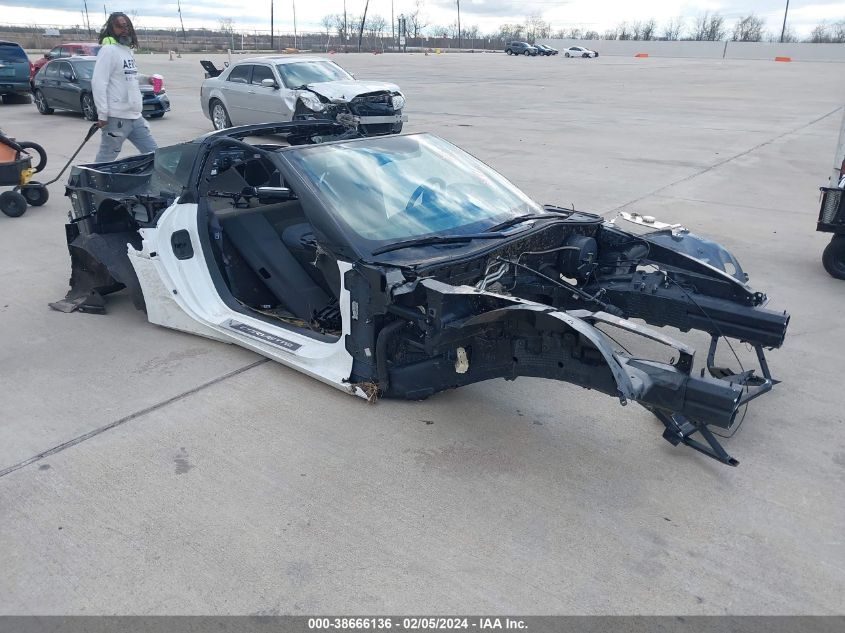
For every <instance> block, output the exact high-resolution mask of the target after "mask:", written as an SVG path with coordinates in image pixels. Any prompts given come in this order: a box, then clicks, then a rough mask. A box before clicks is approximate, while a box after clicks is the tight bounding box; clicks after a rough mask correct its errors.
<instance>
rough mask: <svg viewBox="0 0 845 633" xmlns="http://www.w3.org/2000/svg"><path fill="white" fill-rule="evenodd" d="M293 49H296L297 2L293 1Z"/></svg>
mask: <svg viewBox="0 0 845 633" xmlns="http://www.w3.org/2000/svg"><path fill="white" fill-rule="evenodd" d="M293 47H294V48H296V0H294V1H293Z"/></svg>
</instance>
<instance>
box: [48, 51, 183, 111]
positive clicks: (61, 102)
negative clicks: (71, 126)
mask: <svg viewBox="0 0 845 633" xmlns="http://www.w3.org/2000/svg"><path fill="white" fill-rule="evenodd" d="M96 62H97V58H96V57H90V56H80V57H67V58H64V59H54V60H51V61H50V62H48V63H47V65H46V66H44V67H43V68H42V69H41V70H39V71H38V72H37V73H36V74H35V79H33V81H32V84H33V90H34V92H33V97H34V99H35V107H37V108H38V111H39V112H40V113H41V114H53V111H54V110H70V111H71V112H81V113H82V115H83V116H84V117H85V118H86V119H88V120H89V121H96V120H97V107H96V106H95V105H94V95H93V94H92V91H91V77H92V75H93V74H94V64H95V63H96ZM141 96H142V97H143V112H142V114H143V116H144V117H145V118H149V119H159V118H161V117H163V116H164V113H165V112H168V111H169V110H170V99H169V98H168V96H167V92H166V91H165V90H164V88H163V87H162V88H160V89H159V90H158V91H156V90H155V89H154V88H153V86H151V85H141Z"/></svg>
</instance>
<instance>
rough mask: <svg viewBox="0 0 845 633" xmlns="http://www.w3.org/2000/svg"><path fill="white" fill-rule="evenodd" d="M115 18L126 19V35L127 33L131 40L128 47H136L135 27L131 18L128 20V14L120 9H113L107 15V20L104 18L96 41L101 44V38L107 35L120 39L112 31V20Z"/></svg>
mask: <svg viewBox="0 0 845 633" xmlns="http://www.w3.org/2000/svg"><path fill="white" fill-rule="evenodd" d="M117 18H123V19H124V20H126V22H127V24H129V28H128V29H126V35H128V36H129V39H131V40H132V41H131V43H130V44H129V46H130V48H138V36H137V35H136V34H135V27H134V26H133V25H132V20H130V19H129V16H128V15H126V14H125V13H123V12H122V11H115V12H114V13H112V14H111V15H110V16H109V18H108V20H106V23H105V24H104V25H103V30H102V31H100V36H99V38H98V40H97V41H98V42H99V43H100V44H102V43H103V40H104V39H106V38H107V37H111V38H114V39H115V40H117V41H120V38H119V36H118V35H117V34H116V33H115V32H114V22H115V20H117Z"/></svg>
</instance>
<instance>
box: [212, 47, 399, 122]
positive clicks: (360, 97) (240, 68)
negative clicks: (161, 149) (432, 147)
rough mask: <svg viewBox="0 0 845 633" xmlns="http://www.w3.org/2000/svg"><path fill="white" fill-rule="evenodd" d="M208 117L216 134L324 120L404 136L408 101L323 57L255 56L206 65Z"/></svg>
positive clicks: (384, 85) (390, 88) (390, 87)
mask: <svg viewBox="0 0 845 633" xmlns="http://www.w3.org/2000/svg"><path fill="white" fill-rule="evenodd" d="M201 63H202V65H203V67H204V68H205V69H206V76H207V78H206V80H205V81H203V83H202V86H201V87H200V103H201V105H202V109H203V113H204V114H205V116H207V117H208V118H209V119H211V123H212V125H214V129H215V130H222V129H225V128H228V127H232V126H237V125H249V124H255V123H266V122H267V121H291V120H294V119H300V120H302V119H322V120H328V121H335V122H338V123H342V124H344V125H346V126H348V127H357V128H358V131H359V132H360V133H362V134H364V135H365V136H376V135H379V134H398V133H399V132H401V131H402V124H403V122H405V121H407V120H408V117H407V115H405V114H403V110H404V108H405V97H404V95H403V94H402V92H401V91H400V90H399V87H398V86H397V85H395V84H391V83H385V82H383V81H359V80H357V79H355V78H354V77H353V76H352V75H351V74H349V73H348V72H346V71H345V70H344V69H343V68H341V67H340V66H338V65H337V64H335V63H334V62H333V61H331V60H329V59H324V58H322V57H299V56H295V57H294V56H291V55H268V56H266V57H251V58H249V59H244V60H241V61H239V62H237V63H236V64H232V65H231V66H228V67H226V68H224V69H223V70H219V69H217V68H215V67H214V65H213V64H212V63H211V62H210V61H207V60H203V61H202V62H201Z"/></svg>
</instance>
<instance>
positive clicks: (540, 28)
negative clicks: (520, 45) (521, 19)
mask: <svg viewBox="0 0 845 633" xmlns="http://www.w3.org/2000/svg"><path fill="white" fill-rule="evenodd" d="M549 30H550V28H549V25H548V24H547V23H546V22H545V21H544V20H543V16H542V14H540V13H532V14H531V15H527V16H526V17H525V38H526V39H527V40H528V41H529V42H533V41H534V40H535V39H537V38H538V37H541V38H542V37H548V36H549Z"/></svg>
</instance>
